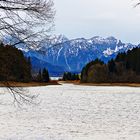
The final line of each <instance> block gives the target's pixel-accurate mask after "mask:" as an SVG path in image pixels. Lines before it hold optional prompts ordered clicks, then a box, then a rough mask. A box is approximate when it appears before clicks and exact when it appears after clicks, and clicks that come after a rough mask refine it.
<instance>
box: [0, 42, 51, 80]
mask: <svg viewBox="0 0 140 140" xmlns="http://www.w3.org/2000/svg"><path fill="white" fill-rule="evenodd" d="M49 80H50V78H49V73H48V70H47V69H46V68H44V69H43V71H41V70H40V71H39V73H38V74H37V75H36V76H32V65H31V61H30V57H28V58H26V57H25V56H24V55H23V52H22V51H20V50H18V49H17V48H15V47H12V46H10V45H4V44H3V43H1V44H0V81H5V82H7V81H14V82H31V81H36V82H49Z"/></svg>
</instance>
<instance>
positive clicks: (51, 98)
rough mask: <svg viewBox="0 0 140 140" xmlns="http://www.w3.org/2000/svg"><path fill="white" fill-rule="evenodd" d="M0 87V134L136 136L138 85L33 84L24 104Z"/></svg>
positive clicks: (67, 139) (126, 139)
mask: <svg viewBox="0 0 140 140" xmlns="http://www.w3.org/2000/svg"><path fill="white" fill-rule="evenodd" d="M0 90H1V94H0V103H1V104H0V140H140V88H133V87H107V86H106V87H103V86H101V87H96V86H80V85H72V84H63V85H53V86H46V87H32V88H28V90H29V92H30V93H31V94H37V95H38V97H37V99H36V100H37V101H36V102H39V104H37V105H34V104H32V105H26V104H24V105H23V107H22V108H19V107H17V106H14V105H13V104H12V97H11V95H10V94H3V93H4V90H3V89H0Z"/></svg>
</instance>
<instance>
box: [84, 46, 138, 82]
mask: <svg viewBox="0 0 140 140" xmlns="http://www.w3.org/2000/svg"><path fill="white" fill-rule="evenodd" d="M81 82H87V83H139V82H140V48H134V49H132V50H129V51H128V52H123V53H119V54H118V55H117V57H116V58H115V59H111V60H110V61H109V62H108V63H107V64H105V63H104V62H103V61H101V60H99V59H96V60H94V61H92V62H90V63H88V64H87V65H86V66H85V67H84V68H83V69H82V72H81Z"/></svg>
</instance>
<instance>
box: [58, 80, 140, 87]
mask: <svg viewBox="0 0 140 140" xmlns="http://www.w3.org/2000/svg"><path fill="white" fill-rule="evenodd" d="M60 83H72V84H75V85H82V86H128V87H140V83H81V82H80V81H61V82H60Z"/></svg>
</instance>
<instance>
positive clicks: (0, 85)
mask: <svg viewBox="0 0 140 140" xmlns="http://www.w3.org/2000/svg"><path fill="white" fill-rule="evenodd" d="M8 84H9V85H10V86H11V87H38V86H49V85H60V84H59V83H58V81H50V82H49V83H45V82H44V83H40V82H29V83H23V82H8ZM0 87H6V85H5V84H4V83H2V82H0Z"/></svg>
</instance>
